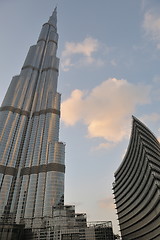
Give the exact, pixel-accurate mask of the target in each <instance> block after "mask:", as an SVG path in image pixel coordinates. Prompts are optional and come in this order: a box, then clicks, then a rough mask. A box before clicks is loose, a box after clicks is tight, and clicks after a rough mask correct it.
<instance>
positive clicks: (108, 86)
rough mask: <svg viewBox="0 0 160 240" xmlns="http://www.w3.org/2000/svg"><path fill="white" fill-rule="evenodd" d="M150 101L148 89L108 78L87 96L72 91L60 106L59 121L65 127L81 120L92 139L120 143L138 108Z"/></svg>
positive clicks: (80, 92)
mask: <svg viewBox="0 0 160 240" xmlns="http://www.w3.org/2000/svg"><path fill="white" fill-rule="evenodd" d="M149 102H150V86H146V85H143V84H132V83H129V82H128V81H127V80H123V79H121V80H118V79H115V78H110V79H108V80H106V81H104V82H102V83H101V84H100V85H99V86H97V87H95V88H94V89H92V91H90V92H88V93H86V92H84V91H81V90H78V89H77V90H74V91H73V92H72V94H71V96H70V97H69V98H68V99H67V100H65V101H64V102H63V103H62V120H63V121H64V122H65V123H66V124H68V125H74V124H76V122H78V121H82V122H83V123H84V124H85V125H86V126H87V129H88V136H89V137H91V138H94V137H101V138H104V139H105V140H107V141H110V142H113V143H114V142H119V141H121V140H122V139H123V138H125V137H127V136H128V132H129V129H130V121H131V115H132V114H133V113H134V112H135V109H136V107H137V105H140V104H147V103H149ZM101 147H102V146H101Z"/></svg>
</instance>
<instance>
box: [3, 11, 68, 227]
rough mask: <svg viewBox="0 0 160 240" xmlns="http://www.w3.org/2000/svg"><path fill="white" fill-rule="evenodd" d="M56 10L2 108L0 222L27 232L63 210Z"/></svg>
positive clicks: (49, 222) (9, 89)
mask: <svg viewBox="0 0 160 240" xmlns="http://www.w3.org/2000/svg"><path fill="white" fill-rule="evenodd" d="M56 22H57V16H56V9H55V10H54V12H53V15H52V16H51V17H50V19H49V21H48V22H47V23H45V24H44V25H43V27H42V31H41V33H40V36H39V39H38V41H37V44H36V45H34V46H32V47H31V48H30V50H29V53H28V55H27V58H26V60H25V63H24V65H23V67H22V70H21V73H20V75H18V76H15V77H13V79H12V81H11V84H10V86H9V88H8V91H7V93H6V96H5V98H4V101H3V103H2V106H1V108H0V222H1V223H5V224H6V223H7V222H8V223H10V222H12V223H13V222H16V223H17V224H19V223H24V224H25V227H26V228H32V227H33V228H34V227H37V228H38V227H40V226H42V225H43V222H46V221H47V224H48V225H50V224H52V209H53V207H56V206H59V205H63V198H64V172H65V165H64V144H63V143H62V142H59V119H60V94H59V93H57V78H58V67H59V59H58V58H57V57H56V51H57V41H58V34H57V27H56Z"/></svg>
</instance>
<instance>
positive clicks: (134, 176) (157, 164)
mask: <svg viewBox="0 0 160 240" xmlns="http://www.w3.org/2000/svg"><path fill="white" fill-rule="evenodd" d="M113 190H114V195H115V203H116V207H117V213H118V219H119V224H120V230H121V235H122V239H123V240H135V239H138V240H140V239H143V240H146V239H157V240H158V239H160V144H159V142H158V140H157V139H156V138H155V136H154V135H153V134H152V133H151V131H150V130H149V129H148V128H147V127H146V126H145V125H144V124H143V123H141V122H140V121H139V120H138V119H136V118H135V117H133V127H132V133H131V138H130V143H129V146H128V150H127V153H126V155H125V157H124V159H123V161H122V164H121V165H120V167H119V168H118V170H117V171H116V173H115V183H114V184H113Z"/></svg>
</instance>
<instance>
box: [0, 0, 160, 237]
mask: <svg viewBox="0 0 160 240" xmlns="http://www.w3.org/2000/svg"><path fill="white" fill-rule="evenodd" d="M57 2H58V33H59V48H58V57H59V58H60V60H61V64H60V74H59V86H58V91H59V92H60V93H62V122H61V129H60V140H62V141H64V142H66V166H67V169H66V185H65V201H66V203H67V204H75V205H76V210H77V212H86V213H87V215H88V219H89V221H92V220H112V221H113V224H114V230H115V232H117V233H118V226H117V221H116V218H117V216H116V211H115V210H114V204H113V195H112V182H113V181H114V172H115V171H116V169H117V168H118V166H119V165H120V163H121V161H122V159H123V156H124V154H125V151H126V148H127V146H128V142H129V135H130V130H131V124H132V115H135V116H136V117H138V118H139V119H140V120H142V121H143V122H144V123H145V124H146V125H147V126H148V127H149V128H150V129H151V130H152V131H153V133H155V135H156V136H157V137H158V138H159V137H160V108H159V101H160V67H159V59H160V14H159V13H160V1H159V0H152V1H149V0H134V1H133V0H132V1H128V0H122V1H117V0H112V1H106V0H99V1H96V0H81V1H79V0H59V1H53V0H52V1H51V0H27V1H25V0H14V1H13V0H0V29H1V35H0V84H1V88H0V102H2V100H3V97H4V94H5V92H6V90H7V88H8V85H9V83H10V81H11V78H12V76H14V75H17V74H19V72H20V68H21V67H22V64H23V62H24V59H25V57H26V54H27V51H28V49H29V47H30V46H31V45H34V44H35V43H36V41H37V38H38V35H39V32H40V30H41V26H42V24H43V23H44V22H46V21H48V18H49V16H50V15H51V14H52V11H53V9H54V7H55V5H56V4H57Z"/></svg>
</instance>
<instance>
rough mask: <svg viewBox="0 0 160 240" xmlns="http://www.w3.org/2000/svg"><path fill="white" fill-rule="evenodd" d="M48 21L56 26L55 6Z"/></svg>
mask: <svg viewBox="0 0 160 240" xmlns="http://www.w3.org/2000/svg"><path fill="white" fill-rule="evenodd" d="M48 22H49V23H50V24H52V25H53V26H54V27H55V28H57V6H56V7H55V8H54V11H53V13H52V16H51V17H50V18H49V21H48Z"/></svg>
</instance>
